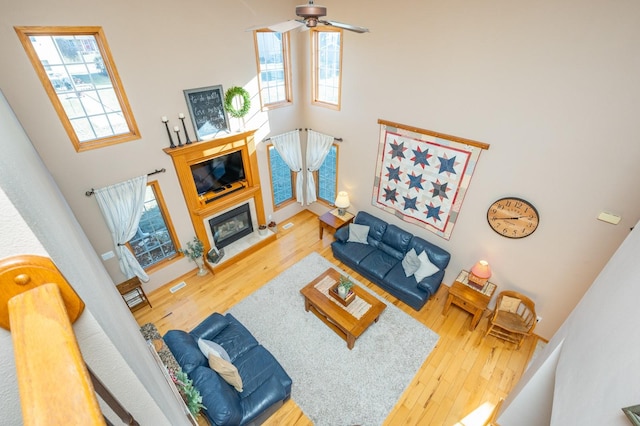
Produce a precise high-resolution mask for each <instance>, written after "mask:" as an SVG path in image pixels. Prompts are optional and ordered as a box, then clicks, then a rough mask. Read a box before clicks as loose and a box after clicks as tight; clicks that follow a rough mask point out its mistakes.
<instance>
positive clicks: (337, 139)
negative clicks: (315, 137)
mask: <svg viewBox="0 0 640 426" xmlns="http://www.w3.org/2000/svg"><path fill="white" fill-rule="evenodd" d="M305 130H313V129H305ZM333 140H334V141H336V142H342V138H336V137H335V136H333Z"/></svg>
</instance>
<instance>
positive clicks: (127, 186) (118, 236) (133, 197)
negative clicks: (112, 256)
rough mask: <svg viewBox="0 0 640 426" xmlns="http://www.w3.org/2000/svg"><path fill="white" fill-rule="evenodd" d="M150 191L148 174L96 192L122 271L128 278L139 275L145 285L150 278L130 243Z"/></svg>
mask: <svg viewBox="0 0 640 426" xmlns="http://www.w3.org/2000/svg"><path fill="white" fill-rule="evenodd" d="M146 190H147V175H144V176H140V177H137V178H134V179H131V180H128V181H126V182H120V183H117V184H115V185H111V186H107V187H105V188H100V189H96V190H95V191H94V192H95V195H96V200H97V201H98V206H100V210H101V211H102V215H103V216H104V219H105V221H106V222H107V227H108V228H109V231H111V237H112V238H113V243H114V245H115V248H116V255H117V256H118V261H119V263H120V270H121V271H122V273H124V275H125V276H126V277H127V279H129V278H133V276H134V275H137V276H138V277H139V278H140V279H141V280H142V281H144V282H147V281H149V276H148V275H147V273H146V272H145V271H144V269H142V266H140V263H138V260H137V259H136V257H135V256H134V255H133V253H131V251H130V250H129V248H128V247H127V246H126V243H127V242H128V241H129V240H131V238H133V236H134V235H136V232H137V230H138V224H139V223H140V217H141V216H142V211H143V209H144V197H145V192H146Z"/></svg>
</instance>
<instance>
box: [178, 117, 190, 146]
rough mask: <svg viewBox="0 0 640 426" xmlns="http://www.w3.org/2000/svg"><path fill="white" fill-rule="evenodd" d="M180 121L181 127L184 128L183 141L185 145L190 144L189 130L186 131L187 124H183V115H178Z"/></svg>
mask: <svg viewBox="0 0 640 426" xmlns="http://www.w3.org/2000/svg"><path fill="white" fill-rule="evenodd" d="M178 118H179V119H180V121H182V128H183V129H184V139H185V141H184V143H185V145H191V139H189V132H187V126H186V125H185V124H184V116H181V117H178Z"/></svg>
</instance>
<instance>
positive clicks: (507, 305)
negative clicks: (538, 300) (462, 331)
mask: <svg viewBox="0 0 640 426" xmlns="http://www.w3.org/2000/svg"><path fill="white" fill-rule="evenodd" d="M536 318H537V317H536V310H535V304H534V303H533V301H532V300H531V299H529V298H528V297H527V296H525V295H523V294H520V293H518V292H515V291H503V292H501V293H500V294H498V299H497V300H496V308H495V310H494V312H493V315H491V316H490V317H489V328H488V329H487V332H486V334H485V336H487V335H489V334H491V335H493V336H496V337H499V338H500V339H504V340H507V341H509V342H513V343H516V345H517V347H516V348H517V349H520V345H522V341H523V340H524V338H525V337H527V336H530V335H532V334H533V329H534V328H535V327H536Z"/></svg>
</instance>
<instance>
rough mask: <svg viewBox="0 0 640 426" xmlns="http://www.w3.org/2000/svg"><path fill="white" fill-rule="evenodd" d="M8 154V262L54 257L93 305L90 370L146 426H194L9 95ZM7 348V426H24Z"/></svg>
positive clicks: (4, 223) (0, 113)
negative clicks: (21, 257)
mask: <svg viewBox="0 0 640 426" xmlns="http://www.w3.org/2000/svg"><path fill="white" fill-rule="evenodd" d="M0 149H1V150H2V155H1V156H0V218H1V219H0V235H2V241H3V244H0V258H6V257H10V256H15V255H21V254H37V255H41V256H47V257H50V258H51V259H52V260H53V261H54V263H55V264H56V266H57V267H58V269H59V270H60V271H61V272H62V274H63V275H64V276H65V277H66V279H67V280H68V281H69V283H70V284H71V286H72V287H73V288H74V290H75V291H76V292H77V293H78V295H79V296H80V297H81V298H82V300H83V301H84V302H85V306H86V308H85V311H84V312H83V314H82V315H81V317H80V319H79V320H78V321H77V322H76V323H75V324H74V331H75V332H76V336H77V339H78V344H79V346H80V349H81V351H82V354H83V357H84V359H85V362H86V363H87V365H88V366H89V367H90V368H91V369H92V370H93V371H94V373H95V374H96V375H97V376H98V377H99V378H100V379H101V380H102V382H103V383H104V384H105V386H106V387H107V388H108V389H109V390H110V391H111V392H112V393H113V394H114V395H115V397H116V398H117V399H118V400H119V401H120V402H121V403H122V404H123V405H124V406H125V408H126V409H127V410H129V411H130V412H131V413H132V414H133V416H134V417H135V418H136V419H137V420H138V421H139V422H140V424H154V425H156V424H157V425H179V424H187V422H186V417H185V415H184V414H183V413H182V411H181V406H180V405H179V404H178V402H177V401H176V400H175V397H174V396H173V394H172V393H171V391H170V389H169V388H168V386H167V385H166V382H165V381H164V377H163V375H162V372H161V370H160V369H159V367H158V366H157V364H156V363H155V361H154V359H153V357H152V356H151V353H150V352H149V351H148V349H147V347H146V343H145V342H144V339H143V338H142V335H141V334H140V332H139V327H138V325H137V324H136V322H135V320H134V319H133V317H132V316H131V313H130V312H129V310H128V308H127V307H126V305H125V303H124V302H123V301H122V298H121V296H120V295H119V293H118V292H117V291H116V289H115V287H114V285H113V282H112V281H111V279H110V278H109V276H108V275H107V273H106V271H105V269H104V267H103V266H102V265H101V264H100V261H99V260H98V258H97V256H96V255H95V253H94V252H93V250H92V249H91V245H90V244H89V241H88V240H87V238H86V236H85V235H84V233H83V232H82V229H81V228H80V226H79V224H78V223H77V221H76V220H75V218H74V216H73V214H72V213H71V210H70V209H69V206H68V205H67V204H66V202H65V201H64V199H63V198H62V196H61V194H60V192H59V191H58V189H57V187H56V185H55V183H54V182H53V180H52V179H51V176H50V175H49V173H48V172H47V170H46V169H45V167H44V165H43V164H42V161H41V160H40V158H39V157H38V155H37V153H36V152H35V150H34V149H33V146H32V145H31V143H30V142H29V139H28V138H27V136H26V134H25V133H24V131H23V130H22V128H21V127H20V123H18V121H17V119H16V118H15V116H14V115H13V112H12V111H11V108H10V107H9V105H8V104H7V102H6V100H5V98H4V96H2V93H1V92H0ZM0 342H1V344H0V359H2V362H0V373H2V377H4V380H2V382H1V383H0V396H2V398H0V412H1V413H2V419H3V420H2V424H7V425H18V424H21V415H20V404H19V401H18V394H17V388H16V380H15V363H14V361H13V346H12V344H11V337H10V333H9V332H8V331H6V330H2V329H0ZM50 349H51V350H55V348H50ZM112 421H113V420H112ZM115 424H119V423H115Z"/></svg>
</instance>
